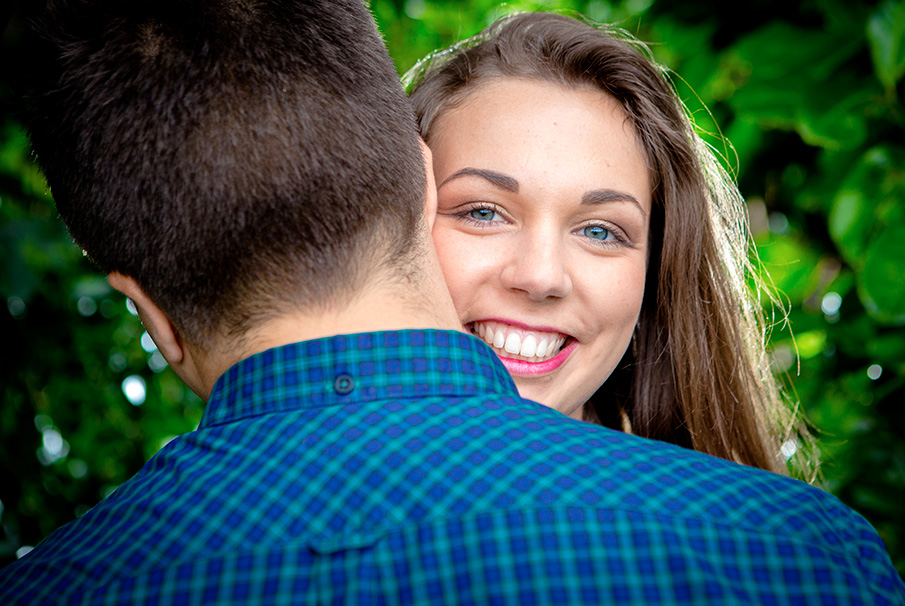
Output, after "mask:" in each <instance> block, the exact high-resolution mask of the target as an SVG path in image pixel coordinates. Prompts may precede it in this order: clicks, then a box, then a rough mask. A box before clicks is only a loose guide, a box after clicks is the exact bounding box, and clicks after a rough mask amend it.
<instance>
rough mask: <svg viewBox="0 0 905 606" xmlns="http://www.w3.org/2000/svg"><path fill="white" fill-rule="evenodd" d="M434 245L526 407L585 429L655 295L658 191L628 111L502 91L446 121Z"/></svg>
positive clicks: (572, 94) (581, 92)
mask: <svg viewBox="0 0 905 606" xmlns="http://www.w3.org/2000/svg"><path fill="white" fill-rule="evenodd" d="M430 147H431V150H432V151H433V157H434V173H435V176H436V179H437V185H438V196H439V198H438V199H439V213H438V217H437V221H436V223H435V225H434V230H433V236H434V241H435V243H436V246H437V253H438V255H439V258H440V264H441V266H442V267H443V272H444V274H445V276H446V280H447V283H448V284H449V289H450V293H451V294H452V298H453V303H454V304H455V306H456V310H457V311H458V313H459V318H460V319H461V321H462V324H463V325H464V326H465V328H466V329H467V330H469V331H471V332H472V333H473V334H475V335H477V336H478V337H479V338H482V339H483V340H484V341H486V342H487V343H488V344H490V345H491V346H492V347H493V348H494V350H495V351H496V353H497V354H498V355H499V356H500V358H501V359H502V361H503V364H505V366H506V368H508V369H509V372H510V373H511V374H512V376H513V377H514V379H515V383H516V385H517V386H518V389H519V392H520V393H521V395H522V396H523V397H526V398H529V399H532V400H535V401H537V402H540V403H542V404H546V405H547V406H550V407H552V408H555V409H557V410H559V411H560V412H562V413H564V414H567V415H569V416H573V417H575V418H581V416H582V408H583V406H584V404H585V402H586V401H587V400H588V398H589V397H590V396H591V395H592V394H593V393H594V392H595V391H596V390H597V388H598V387H599V386H600V385H601V384H602V383H603V382H604V381H605V380H606V378H607V377H608V376H609V375H610V373H611V372H612V371H613V369H614V368H615V367H616V364H617V363H618V362H619V360H620V359H621V358H622V355H623V354H624V353H625V351H626V349H627V347H628V345H629V343H630V341H631V336H632V332H633V330H634V328H635V324H636V322H637V320H638V314H639V311H640V309H641V300H642V297H643V295H644V279H645V273H646V270H647V251H648V218H649V216H650V211H651V194H650V192H651V185H650V181H649V178H648V172H647V168H646V164H645V161H644V157H643V154H642V152H641V148H640V147H639V145H638V143H637V142H636V140H635V134H634V132H633V130H632V127H631V126H630V124H629V123H628V120H627V118H626V115H625V113H624V112H623V110H622V109H621V107H619V105H618V103H617V102H616V101H615V100H614V99H612V98H611V97H609V96H608V95H606V94H604V93H602V92H598V91H594V90H590V89H566V88H563V87H561V86H558V85H556V84H551V83H545V82H539V81H533V80H521V79H502V80H496V81H492V82H489V83H484V84H481V85H479V86H478V87H477V88H476V89H475V90H473V91H471V92H470V94H469V96H467V97H466V98H465V100H464V102H463V103H461V104H460V105H458V106H457V107H455V108H453V109H451V110H448V111H447V112H446V113H444V114H443V115H441V116H440V118H439V119H438V121H437V122H436V123H435V125H434V131H433V132H432V133H431V141H430Z"/></svg>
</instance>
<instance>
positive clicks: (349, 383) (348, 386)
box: [333, 375, 355, 396]
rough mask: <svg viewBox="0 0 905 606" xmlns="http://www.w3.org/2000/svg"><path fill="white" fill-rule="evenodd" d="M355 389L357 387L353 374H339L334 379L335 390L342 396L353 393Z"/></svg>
mask: <svg viewBox="0 0 905 606" xmlns="http://www.w3.org/2000/svg"><path fill="white" fill-rule="evenodd" d="M353 389H355V380H354V379H353V378H352V375H339V376H338V377H336V380H334V381H333V391H335V392H336V393H338V394H339V395H341V396H344V395H346V394H348V393H352V390H353Z"/></svg>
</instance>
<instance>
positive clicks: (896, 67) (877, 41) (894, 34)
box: [867, 0, 905, 91]
mask: <svg viewBox="0 0 905 606" xmlns="http://www.w3.org/2000/svg"><path fill="white" fill-rule="evenodd" d="M867 39H868V41H869V43H870V55H871V58H872V59H873V61H874V71H875V72H876V74H877V78H879V80H880V82H881V83H882V84H883V86H884V87H885V88H886V90H887V91H895V87H896V83H897V82H898V81H899V79H900V78H901V77H902V76H903V75H905V2H902V1H901V0H898V1H896V0H887V2H884V3H883V4H881V5H880V7H879V8H878V9H877V11H876V12H875V13H874V14H873V15H872V16H871V18H870V21H868V23H867Z"/></svg>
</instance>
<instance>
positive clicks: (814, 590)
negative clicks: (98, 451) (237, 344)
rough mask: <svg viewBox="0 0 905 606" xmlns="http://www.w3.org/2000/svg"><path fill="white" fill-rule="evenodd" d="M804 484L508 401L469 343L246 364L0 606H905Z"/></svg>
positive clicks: (848, 521) (392, 345)
mask: <svg viewBox="0 0 905 606" xmlns="http://www.w3.org/2000/svg"><path fill="white" fill-rule="evenodd" d="M903 595H905V587H903V584H902V581H901V579H900V578H899V577H898V575H897V574H896V572H895V570H894V569H893V567H892V565H891V563H890V560H889V557H888V555H887V553H886V551H885V549H884V546H883V544H882V543H881V541H880V539H879V538H878V537H877V535H876V533H875V532H874V530H873V529H872V528H871V527H870V525H869V524H868V523H867V522H865V521H864V519H863V518H861V517H860V516H859V515H857V514H855V513H854V512H852V511H851V510H850V509H848V508H847V507H845V506H843V505H842V504H841V503H840V502H839V501H838V500H836V499H835V498H834V497H832V496H830V495H829V494H826V493H824V492H822V491H820V490H818V489H815V488H812V487H809V486H807V485H805V484H803V483H801V482H798V481H795V480H791V479H788V478H784V477H779V476H776V475H773V474H770V473H767V472H763V471H759V470H755V469H751V468H747V467H743V466H740V465H736V464H734V463H730V462H727V461H723V460H719V459H715V458H712V457H708V456H705V455H702V454H699V453H695V452H692V451H689V450H685V449H682V448H678V447H676V446H672V445H668V444H663V443H659V442H654V441H650V440H645V439H642V438H638V437H635V436H631V435H626V434H623V433H619V432H616V431H612V430H609V429H605V428H603V427H598V426H594V425H590V424H585V423H580V422H577V421H574V420H572V419H569V418H567V417H565V416H563V415H561V414H559V413H557V412H555V411H553V410H550V409H548V408H546V407H544V406H540V405H538V404H534V403H531V402H525V401H523V400H521V399H519V398H518V396H517V393H516V391H515V388H514V385H513V383H512V381H511V379H510V378H509V376H508V375H507V374H506V371H505V369H504V368H503V367H502V365H501V364H500V363H499V361H498V360H497V359H496V358H495V356H494V354H493V353H492V352H491V350H490V349H488V348H487V347H486V346H485V345H484V344H483V343H481V342H479V341H478V340H476V339H473V338H471V337H470V336H467V335H464V334H459V333H455V332H444V331H402V332H384V333H373V334H360V335H348V336H338V337H332V338H327V339H321V340H316V341H308V342H304V343H297V344H294V345H288V346H285V347H281V348H277V349H272V350H269V351H266V352H263V353H260V354H257V355H255V356H253V357H251V358H249V359H246V360H244V361H242V362H240V363H239V364H237V365H236V366H234V367H233V368H232V369H230V370H229V371H228V372H227V373H226V374H225V375H223V376H222V377H221V378H220V380H219V381H218V382H217V385H216V386H215V387H214V390H213V393H212V394H211V397H210V401H209V402H208V405H207V409H206V411H205V414H204V418H203V420H202V422H201V424H200V426H199V428H198V430H197V431H194V432H192V433H189V434H186V435H183V436H181V437H179V438H177V439H175V440H173V441H172V442H170V443H169V444H168V445H167V446H166V447H164V448H163V449H162V450H161V451H160V452H158V453H157V454H156V455H155V456H154V457H153V458H152V459H151V460H150V461H149V462H148V464H147V465H146V466H145V467H144V469H142V470H141V471H140V472H139V473H138V474H137V475H136V476H135V477H133V478H132V479H131V480H129V481H128V482H126V483H125V484H123V485H122V486H120V487H119V489H117V490H116V491H115V492H114V493H113V494H112V495H111V496H109V497H108V498H107V499H105V500H104V501H103V502H101V503H100V504H99V505H98V506H97V507H95V508H94V509H92V510H91V511H90V512H88V513H87V514H85V515H84V516H82V517H81V518H79V519H78V520H76V521H74V522H72V523H71V524H69V525H67V526H64V527H63V528H61V529H59V530H58V531H57V532H55V533H54V534H53V535H52V536H51V537H49V538H48V539H47V540H46V541H44V542H43V543H42V544H41V545H39V546H38V547H37V548H36V549H35V550H33V551H32V552H31V553H29V554H28V555H26V556H25V557H24V558H22V559H21V560H19V561H17V562H15V563H14V564H12V565H10V566H8V567H7V568H5V569H4V570H3V571H0V604H11V603H12V604H18V603H21V604H35V603H54V604H58V603H61V604H200V603H206V604H209V603H220V604H246V603H248V604H333V603H341V604H412V603H418V604H428V603H430V604H435V603H437V604H439V603H447V604H468V603H480V604H519V605H524V604H602V603H619V604H652V603H659V604H692V603H693V604H705V603H709V604H905V598H903Z"/></svg>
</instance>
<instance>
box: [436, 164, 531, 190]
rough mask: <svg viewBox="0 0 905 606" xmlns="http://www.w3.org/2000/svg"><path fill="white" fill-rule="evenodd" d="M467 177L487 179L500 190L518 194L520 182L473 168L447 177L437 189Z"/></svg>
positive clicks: (493, 172) (499, 174)
mask: <svg viewBox="0 0 905 606" xmlns="http://www.w3.org/2000/svg"><path fill="white" fill-rule="evenodd" d="M466 176H471V177H481V178H482V179H486V180H487V181H490V182H491V183H493V184H494V185H496V186H497V187H499V188H500V189H505V190H506V191H510V192H512V193H514V194H517V193H518V181H516V180H515V179H513V178H512V177H508V176H506V175H504V174H502V173H498V172H495V171H492V170H486V169H483V168H471V167H465V168H462V169H460V170H457V171H456V172H454V173H453V174H451V175H450V176H448V177H446V178H445V179H444V180H443V183H441V184H440V185H439V186H437V189H440V188H441V187H443V186H444V185H446V184H447V183H449V182H450V181H452V180H453V179H458V178H459V177H466Z"/></svg>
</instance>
